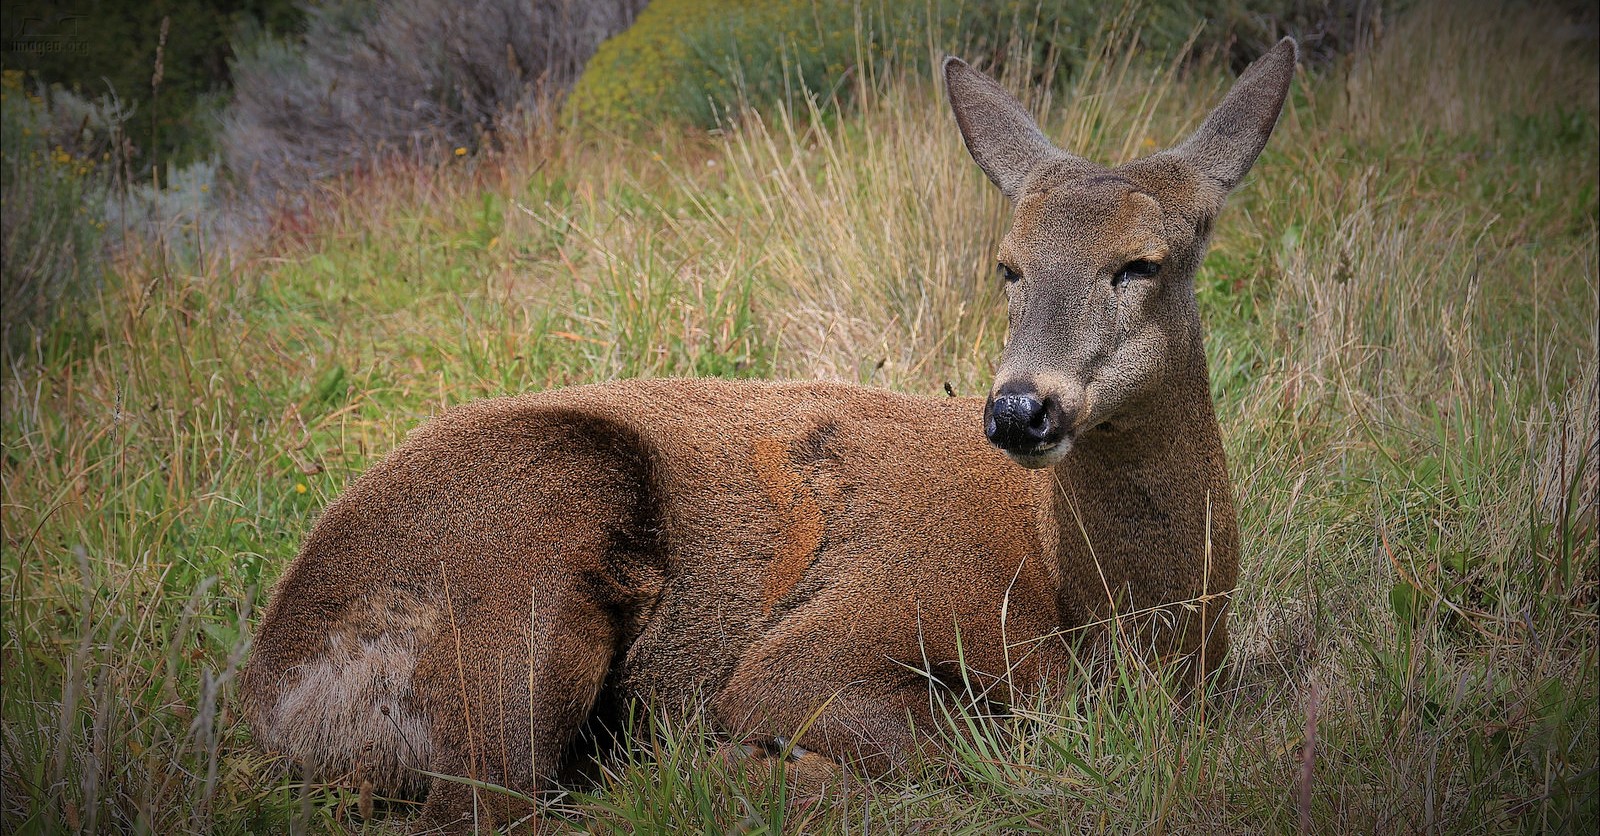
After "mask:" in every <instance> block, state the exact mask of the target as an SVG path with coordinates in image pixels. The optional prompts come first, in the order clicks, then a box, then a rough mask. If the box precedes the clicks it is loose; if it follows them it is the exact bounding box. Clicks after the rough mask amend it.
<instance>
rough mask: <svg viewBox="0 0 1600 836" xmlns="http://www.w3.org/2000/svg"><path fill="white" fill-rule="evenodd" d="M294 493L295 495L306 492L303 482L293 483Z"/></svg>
mask: <svg viewBox="0 0 1600 836" xmlns="http://www.w3.org/2000/svg"><path fill="white" fill-rule="evenodd" d="M294 492H295V493H305V492H306V483H304V482H296V483H294Z"/></svg>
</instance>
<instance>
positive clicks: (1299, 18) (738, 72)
mask: <svg viewBox="0 0 1600 836" xmlns="http://www.w3.org/2000/svg"><path fill="white" fill-rule="evenodd" d="M1361 14H1362V12H1361V9H1360V8H1359V6H1357V5H1356V4H1354V3H1350V2H1344V0H1159V1H1158V2H1150V3H1147V4H1143V5H1134V6H1129V7H1128V14H1127V15H1126V19H1125V24H1126V30H1127V32H1126V34H1124V36H1123V37H1122V38H1120V39H1115V40H1114V41H1113V42H1116V43H1126V44H1129V45H1131V46H1135V47H1137V48H1139V49H1141V50H1143V51H1147V52H1149V53H1151V57H1152V59H1154V60H1156V61H1160V60H1163V59H1165V58H1167V57H1170V56H1172V55H1174V54H1175V53H1176V52H1177V51H1179V50H1181V49H1183V48H1184V47H1185V45H1187V44H1190V40H1189V39H1190V38H1191V36H1193V35H1194V34H1195V33H1196V32H1197V31H1198V32H1199V33H1200V37H1199V38H1198V39H1197V40H1195V41H1194V42H1193V45H1192V48H1193V49H1194V50H1196V51H1198V52H1226V53H1228V54H1229V57H1230V59H1231V60H1233V62H1234V63H1236V64H1238V65H1239V66H1240V67H1242V66H1243V64H1244V63H1248V61H1249V60H1251V59H1253V58H1254V57H1255V55H1258V54H1260V52H1262V51H1264V50H1265V49H1266V48H1268V47H1270V46H1271V45H1272V43H1273V42H1275V41H1276V39H1277V38H1278V37H1280V36H1282V35H1283V34H1285V33H1291V32H1292V33H1295V34H1299V35H1301V36H1302V37H1307V36H1309V37H1310V40H1309V42H1308V50H1309V51H1310V52H1311V53H1312V54H1313V56H1314V55H1317V54H1321V53H1322V52H1323V51H1327V50H1343V49H1347V48H1348V47H1349V46H1350V45H1351V44H1352V43H1353V41H1354V40H1355V38H1354V33H1356V32H1358V31H1359V30H1360V29H1361V27H1362V26H1363V25H1365V24H1366V21H1365V20H1363V19H1362V17H1361ZM1106 20H1107V18H1106V15H1105V9H1104V8H1103V6H1102V4H1100V3H1096V2H1092V1H1091V0H811V2H807V3H792V2H783V0H743V1H741V0H656V2H653V3H651V4H650V5H649V6H648V7H647V8H646V9H645V10H644V11H643V12H642V13H641V14H640V15H639V17H638V19H637V20H636V21H635V22H634V25H633V26H632V27H631V28H629V29H628V30H627V31H626V32H624V33H622V34H621V35H618V36H617V37H614V38H612V39H610V40H608V41H606V42H605V43H604V44H602V45H601V47H600V49H599V50H598V51H597V52H596V53H595V55H594V58H593V59H591V60H590V62H589V66H588V68H587V69H586V70H585V72H584V74H583V76H582V77H581V78H580V79H579V81H578V84H577V85H576V87H575V88H574V89H573V91H572V94H571V96H570V97H569V98H568V101H567V112H568V114H569V115H570V116H572V117H574V118H576V119H578V120H579V121H582V122H587V123H591V124H593V125H595V126H597V127H599V128H600V129H602V130H608V131H623V132H626V131H630V130H634V129H637V128H639V127H642V126H646V125H651V124H655V123H657V122H660V121H661V120H663V119H678V120H683V121H686V122H688V123H690V124H694V125H698V126H700V127H702V128H712V127H716V126H717V125H718V124H720V123H721V122H722V121H724V120H725V119H726V118H727V116H728V114H730V113H733V112H736V111H737V110H738V109H739V108H740V107H742V106H751V107H755V108H757V109H759V108H762V107H765V106H768V105H771V104H773V103H777V102H783V103H785V104H787V105H789V106H791V107H793V106H794V105H795V104H796V103H797V102H798V101H800V99H801V97H804V96H808V95H809V96H815V97H816V98H818V99H819V100H820V101H821V102H822V103H823V104H824V106H825V107H832V106H835V105H843V104H847V103H848V102H849V101H850V99H851V96H852V93H853V92H854V81H855V80H856V77H857V76H858V75H860V74H869V75H875V76H881V75H883V74H885V73H888V72H892V71H894V70H895V69H896V68H909V69H913V70H914V71H921V70H919V69H918V65H919V64H921V63H926V62H927V61H929V60H930V59H931V58H932V57H934V55H935V54H938V53H953V54H959V55H962V56H965V57H967V58H968V59H969V60H973V61H977V62H979V63H982V64H983V65H985V66H986V67H987V68H990V69H994V70H1005V71H1007V72H1010V73H1013V74H1019V75H1025V76H1027V77H1028V78H1030V79H1031V80H1033V81H1036V82H1037V81H1045V80H1047V78H1046V77H1047V76H1049V77H1050V78H1048V80H1050V81H1060V80H1063V79H1065V78H1067V77H1069V76H1070V75H1071V73H1072V71H1073V69H1074V68H1075V67H1077V66H1079V65H1080V64H1081V62H1082V59H1083V50H1085V49H1086V48H1088V46H1089V44H1091V43H1093V42H1094V39H1095V36H1096V35H1097V34H1099V33H1100V32H1101V30H1102V28H1103V27H1104V26H1105V21H1106ZM1235 53H1237V55H1235Z"/></svg>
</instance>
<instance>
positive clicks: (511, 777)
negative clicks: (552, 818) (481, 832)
mask: <svg viewBox="0 0 1600 836" xmlns="http://www.w3.org/2000/svg"><path fill="white" fill-rule="evenodd" d="M501 603H502V604H504V606H499V607H491V606H486V605H485V603H484V602H482V601H477V602H473V601H462V600H458V601H453V602H452V607H453V608H454V609H455V616H456V617H455V619H454V621H453V623H452V620H451V619H450V617H449V614H448V613H447V614H446V616H445V617H444V618H443V619H442V620H443V622H444V623H443V624H442V625H441V629H440V631H439V634H438V638H437V640H436V641H435V643H434V644H433V646H432V647H430V648H429V649H428V651H427V652H426V653H425V654H424V655H423V658H422V659H420V660H419V662H418V668H419V677H418V679H419V680H422V681H424V682H426V683H428V692H427V693H426V695H425V696H424V699H426V700H427V702H428V704H429V706H430V708H431V710H430V712H429V714H430V716H431V717H432V718H433V725H432V729H431V739H430V740H431V749H432V753H433V757H432V760H431V765H430V770H429V771H431V772H434V773H438V774H440V775H445V776H450V777H449V778H444V777H435V778H433V779H432V783H431V784H430V786H429V789H428V795H427V800H426V802H425V804H424V806H423V824H424V825H426V826H441V825H442V826H445V827H447V828H454V829H471V828H472V827H473V826H474V825H476V826H478V827H485V826H491V825H492V826H500V827H503V826H506V825H510V824H514V823H516V822H518V821H531V816H533V815H534V812H535V811H534V810H533V808H532V807H531V805H529V804H527V803H526V802H524V801H521V800H520V799H518V798H516V797H514V796H512V795H509V794H506V793H499V792H496V791H494V790H492V789H484V788H481V787H474V786H473V785H472V784H470V783H467V782H465V781H461V780H451V778H457V779H460V778H465V779H468V780H470V781H479V782H483V783H485V784H491V785H494V786H497V787H504V788H506V789H509V790H511V791H513V792H515V793H517V794H518V795H522V796H526V797H528V798H533V797H534V796H535V794H536V793H538V792H540V791H542V790H547V789H550V788H551V787H552V786H553V785H554V783H555V782H556V780H557V779H558V778H559V776H560V775H561V774H562V772H563V771H564V770H565V769H566V768H567V766H568V762H569V761H570V760H571V759H572V756H573V754H574V752H573V749H574V747H575V745H576V744H577V742H578V738H579V733H580V732H581V731H582V729H583V728H584V725H585V723H586V722H588V720H589V718H590V714H591V712H592V710H593V708H594V705H595V701H596V699H597V697H599V695H600V692H601V690H602V688H603V687H604V685H605V682H606V677H607V674H608V672H609V670H610V667H611V662H612V659H613V658H614V656H615V654H616V648H617V638H618V624H617V619H616V618H615V616H614V615H613V612H612V610H611V608H610V607H609V606H608V602H607V601H605V600H604V599H603V598H601V597H599V596H595V595H593V594H592V593H590V592H589V591H587V590H585V589H583V584H582V583H581V579H579V582H572V581H570V580H565V579H552V580H551V581H550V582H549V583H548V584H545V585H541V586H540V587H539V588H536V589H534V590H533V592H532V594H531V595H528V596H526V598H525V599H524V600H520V601H511V600H508V599H502V600H501ZM491 612H493V613H494V615H491V614H490V613H491ZM513 613H520V617H516V616H515V615H513Z"/></svg>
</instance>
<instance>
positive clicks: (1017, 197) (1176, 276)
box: [944, 38, 1297, 468]
mask: <svg viewBox="0 0 1600 836" xmlns="http://www.w3.org/2000/svg"><path fill="white" fill-rule="evenodd" d="M1296 57H1297V50H1296V47H1295V43H1294V41H1293V40H1291V39H1289V38H1284V39H1283V40H1282V41H1280V42H1279V43H1278V45H1277V46H1275V47H1274V48H1273V49H1272V50H1271V51H1270V52H1268V53H1267V54H1266V55H1265V56H1263V57H1262V58H1261V59H1260V60H1258V61H1256V62H1255V63H1254V64H1252V65H1250V67H1249V68H1248V69H1246V70H1245V72H1244V74H1243V75H1242V76H1240V77H1239V80H1238V81H1237V82H1236V83H1235V84H1234V86H1233V89H1232V90H1231V91H1229V93H1228V95H1227V97H1226V98H1225V99H1223V101H1222V104H1220V105H1219V106H1218V107H1217V108H1216V110H1214V111H1212V113H1211V114H1210V116H1208V117H1207V118H1206V120H1205V122H1204V123H1203V124H1202V125H1201V126H1200V128H1199V130H1197V131H1196V132H1195V133H1194V135H1193V136H1191V137H1189V138H1188V139H1187V140H1185V141H1184V142H1183V143H1182V144H1180V145H1178V146H1176V147H1174V148H1171V149H1169V150H1166V151H1162V152H1160V153H1157V154H1153V155H1151V156H1148V157H1143V158H1140V159H1137V160H1134V161H1132V162H1129V163H1126V164H1124V165H1121V166H1118V167H1116V168H1109V169H1108V168H1104V167H1102V166H1099V165H1096V164H1094V163H1091V162H1089V161H1088V160H1085V159H1083V158H1082V157H1078V156H1075V155H1073V154H1070V153H1068V152H1066V151H1063V150H1061V149H1059V148H1056V147H1055V146H1054V145H1052V144H1051V143H1050V141H1049V140H1048V139H1047V138H1046V137H1045V135H1044V134H1043V132H1041V131H1040V130H1039V127H1038V126H1037V125H1036V124H1035V123H1034V121H1033V118H1032V117H1031V116H1029V115H1028V112H1027V111H1026V110H1025V109H1024V108H1023V107H1022V105H1021V104H1020V103H1018V102H1017V100H1016V99H1015V98H1013V97H1012V96H1011V94H1009V93H1007V92H1006V90H1005V89H1004V88H1002V87H1001V86H1000V85H999V84H996V83H995V82H994V81H993V80H991V79H990V78H989V77H987V76H985V75H984V74H983V73H980V72H978V71H977V70H974V69H972V68H971V67H969V66H968V65H967V64H965V63H964V62H962V61H960V60H959V59H956V58H950V59H947V60H946V61H945V65H944V74H945V90H946V93H947V94H948V96H949V98H950V106H951V108H952V109H953V110H954V111H955V116H956V122H957V123H958V124H959V125H960V128H961V135H962V137H963V139H965V141H966V144H967V150H968V151H969V152H971V154H972V158H973V159H974V160H976V161H977V163H978V166H979V167H980V168H982V169H983V171H984V173H985V174H987V175H988V176H989V179H990V180H992V181H994V184H995V185H996V186H999V187H1000V190H1001V191H1003V192H1004V193H1005V195H1006V197H1008V198H1010V199H1011V202H1012V206H1013V209H1014V215H1013V219H1012V225H1011V229H1010V230H1009V231H1008V232H1007V233H1006V235H1005V238H1004V239H1003V240H1002V241H1001V243H1000V252H999V259H998V260H999V272H1000V276H1001V278H1002V279H1003V280H1004V282H1005V289H1006V296H1007V299H1008V309H1009V323H1008V328H1007V332H1006V342H1005V350H1004V352H1003V353H1002V354H1001V358H1000V365H999V368H998V369H997V371H996V373H995V383H994V386H993V388H992V389H991V390H990V392H989V398H988V402H987V404H986V405H985V408H984V430H985V433H986V434H987V435H988V437H989V440H990V441H991V442H993V443H994V444H995V445H996V446H998V447H1000V448H1001V449H1002V450H1004V451H1005V452H1006V453H1007V454H1008V455H1009V456H1010V457H1011V458H1012V459H1013V460H1015V461H1016V462H1018V463H1019V464H1022V465H1023V466H1025V467H1030V468H1039V467H1046V466H1049V465H1051V464H1054V463H1056V462H1058V461H1060V460H1061V459H1062V458H1063V457H1064V456H1066V455H1067V453H1068V452H1069V451H1070V450H1071V449H1072V447H1073V445H1074V444H1076V443H1079V440H1080V439H1081V438H1082V437H1083V436H1084V435H1085V434H1087V433H1092V432H1094V431H1095V430H1097V429H1101V428H1107V427H1111V426H1112V425H1115V427H1116V428H1118V429H1123V428H1127V427H1129V426H1131V425H1137V424H1138V423H1139V422H1140V421H1141V419H1142V416H1143V415H1144V414H1146V412H1147V410H1146V409H1145V407H1148V406H1151V405H1152V404H1155V403H1157V399H1163V398H1167V397H1170V396H1171V395H1172V393H1173V389H1174V386H1175V385H1176V384H1177V383H1179V382H1180V381H1192V380H1193V379H1194V376H1195V375H1196V374H1197V373H1198V375H1199V379H1200V380H1201V381H1204V380H1205V355H1204V352H1203V348H1202V344H1201V331H1200V321H1199V315H1198V312H1197V308H1196V305H1195V294H1194V275H1195V271H1196V270H1197V269H1198V268H1199V266H1200V262H1201V259H1202V258H1203V257H1204V255H1205V250H1206V245H1207V242H1208V239H1209V237H1210V232H1211V223H1212V220H1213V219H1214V218H1215V217H1216V215H1217V212H1218V211H1219V210H1221V208H1222V204H1223V201H1224V200H1225V199H1226V198H1227V196H1228V193H1229V192H1230V191H1232V189H1233V188H1234V186H1236V185H1238V183H1239V181H1240V180H1241V179H1243V178H1244V175H1245V173H1246V172H1248V171H1249V170H1250V166H1251V165H1252V164H1254V163H1255V160H1256V156H1257V155H1258V154H1260V153H1261V149H1262V147H1264V146H1265V145H1266V142H1267V137H1268V136H1270V135H1271V134H1272V129H1273V127H1274V126H1275V125H1276V124H1277V121H1278V113H1279V111H1280V110H1281V109H1282V107H1283V102H1284V98H1285V97H1286V96H1287V95H1288V91H1289V82H1290V81H1291V80H1292V79H1293V77H1294V67H1295V61H1296ZM1190 388H1192V387H1190ZM1200 395H1201V397H1207V398H1208V397H1209V395H1208V393H1205V392H1204V387H1203V386H1202V387H1201V393H1200ZM1207 408H1208V409H1209V401H1208V402H1207Z"/></svg>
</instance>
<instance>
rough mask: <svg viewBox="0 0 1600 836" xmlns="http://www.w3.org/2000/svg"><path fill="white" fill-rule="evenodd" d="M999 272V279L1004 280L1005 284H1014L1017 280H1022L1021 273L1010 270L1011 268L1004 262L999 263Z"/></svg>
mask: <svg viewBox="0 0 1600 836" xmlns="http://www.w3.org/2000/svg"><path fill="white" fill-rule="evenodd" d="M999 272H1000V278H1002V279H1005V280H1006V283H1007V284H1010V283H1012V282H1015V281H1016V280H1017V279H1020V278H1022V274H1021V273H1019V272H1017V271H1016V270H1013V269H1011V266H1010V265H1008V264H1006V263H1005V262H1004V261H1002V262H1000V268H999Z"/></svg>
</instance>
